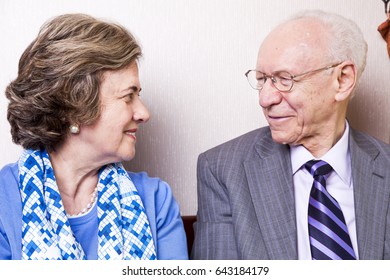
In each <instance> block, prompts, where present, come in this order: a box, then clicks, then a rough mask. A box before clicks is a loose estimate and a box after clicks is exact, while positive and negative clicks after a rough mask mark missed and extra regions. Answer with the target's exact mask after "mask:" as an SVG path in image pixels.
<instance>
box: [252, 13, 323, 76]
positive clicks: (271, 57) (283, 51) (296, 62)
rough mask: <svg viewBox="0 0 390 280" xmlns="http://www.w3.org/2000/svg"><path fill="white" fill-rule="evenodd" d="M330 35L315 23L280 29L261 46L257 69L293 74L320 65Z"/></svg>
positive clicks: (300, 22) (291, 24)
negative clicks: (292, 72)
mask: <svg viewBox="0 0 390 280" xmlns="http://www.w3.org/2000/svg"><path fill="white" fill-rule="evenodd" d="M327 33H328V32H326V29H325V27H324V26H323V24H321V23H320V22H318V21H316V20H315V19H299V20H294V21H290V22H286V23H283V24H281V25H279V26H277V27H276V28H275V29H274V30H273V31H271V32H270V33H269V35H268V36H267V37H266V38H265V40H264V41H263V43H262V44H261V46H260V49H259V54H258V61H257V69H258V70H262V71H265V72H268V71H280V70H287V71H294V70H301V68H304V69H307V68H308V67H309V66H310V65H313V64H315V65H317V64H321V63H322V62H323V61H325V60H326V58H325V56H326V55H327V44H328V38H327V37H328V35H327ZM280 68H283V69H280Z"/></svg>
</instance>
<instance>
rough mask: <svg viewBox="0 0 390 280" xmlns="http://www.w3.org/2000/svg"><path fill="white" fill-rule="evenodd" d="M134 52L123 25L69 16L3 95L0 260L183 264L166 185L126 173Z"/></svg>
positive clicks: (139, 111)
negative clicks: (17, 149)
mask: <svg viewBox="0 0 390 280" xmlns="http://www.w3.org/2000/svg"><path fill="white" fill-rule="evenodd" d="M140 55H141V49H140V47H139V45H138V44H137V42H136V40H135V39H134V37H133V36H132V35H131V34H130V33H129V32H128V31H127V30H126V29H125V28H123V27H121V26H119V25H117V24H114V23H108V22H104V21H101V20H98V19H95V18H92V17H90V16H87V15H82V14H68V15H62V16H58V17H56V18H54V19H52V20H51V21H49V22H48V23H46V24H45V25H44V26H43V27H42V28H41V30H40V32H39V34H38V37H37V38H36V39H35V40H34V41H33V42H32V43H31V44H30V46H29V47H28V48H27V49H26V50H25V52H24V53H23V55H22V56H21V59H20V62H19V72H18V76H17V78H16V80H15V81H13V82H12V83H10V85H9V86H8V87H7V89H6V96H7V98H8V99H9V106H8V121H9V122H10V124H11V134H12V139H13V141H14V142H15V143H16V144H19V145H21V146H22V147H23V148H24V151H23V153H22V155H21V156H20V159H19V161H18V162H16V163H13V164H9V165H6V166H5V167H3V169H2V170H1V171H0V205H1V207H0V259H186V258H187V257H188V256H187V247H186V246H187V245H186V237H185V232H184V228H183V223H182V220H181V217H180V212H179V207H178V204H177V203H176V201H175V199H174V198H173V195H172V192H171V190H170V187H169V186H168V185H167V184H166V183H165V182H163V181H161V180H159V179H157V178H150V177H148V175H147V174H146V173H131V172H127V171H126V170H125V169H124V168H123V165H122V164H121V162H122V161H128V160H131V159H132V158H133V157H134V154H135V144H136V139H137V137H136V132H137V130H138V129H139V126H140V124H142V123H145V122H147V121H148V119H149V112H148V110H147V108H146V107H145V105H144V104H143V103H142V101H141V100H140V97H139V93H140V91H141V85H140V82H139V78H138V66H137V61H138V58H139V57H140Z"/></svg>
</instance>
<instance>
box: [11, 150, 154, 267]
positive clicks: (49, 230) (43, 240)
mask: <svg viewBox="0 0 390 280" xmlns="http://www.w3.org/2000/svg"><path fill="white" fill-rule="evenodd" d="M19 180H20V185H19V187H20V193H21V196H22V207H23V227H22V230H23V231H22V258H23V259H34V260H40V259H49V260H54V259H85V258H86V256H85V253H84V251H83V249H82V248H81V245H80V244H79V243H78V242H77V240H76V239H75V237H74V235H73V232H72V230H71V228H70V224H69V221H68V218H67V216H66V213H65V210H64V206H63V204H62V201H61V196H60V193H59V191H58V186H57V183H56V179H55V176H54V171H53V167H52V165H51V163H50V159H49V155H48V153H47V152H46V151H45V150H25V151H24V152H23V154H22V156H21V157H20V159H19ZM97 207H98V221H99V227H98V228H99V232H98V258H99V259H127V260H128V259H156V252H155V247H154V244H153V238H152V234H151V231H150V225H149V222H148V219H147V217H146V214H145V209H144V207H143V204H142V201H141V198H140V196H139V194H138V192H137V190H136V188H135V186H134V184H133V182H132V181H131V179H130V177H129V176H128V174H127V172H126V171H125V170H124V168H123V166H122V164H120V163H116V164H110V165H107V166H105V167H103V168H102V169H101V170H100V172H99V181H98V201H97Z"/></svg>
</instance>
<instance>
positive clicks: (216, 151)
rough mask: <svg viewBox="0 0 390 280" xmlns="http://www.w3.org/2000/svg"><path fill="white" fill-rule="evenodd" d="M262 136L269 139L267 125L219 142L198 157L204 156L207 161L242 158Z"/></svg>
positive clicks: (269, 134)
mask: <svg viewBox="0 0 390 280" xmlns="http://www.w3.org/2000/svg"><path fill="white" fill-rule="evenodd" d="M264 137H265V138H269V139H270V138H271V133H270V130H269V128H268V127H262V128H258V129H255V130H252V131H250V132H247V133H245V134H243V135H241V136H238V137H236V138H233V139H231V140H229V141H227V142H224V143H222V144H219V145H218V146H215V147H213V148H211V149H209V150H207V151H205V152H203V153H201V154H200V156H199V157H205V158H207V159H208V160H209V161H213V160H218V161H220V160H225V159H228V158H229V159H231V158H237V157H239V158H242V157H245V155H247V154H248V153H249V152H250V151H252V150H253V147H254V145H255V144H256V143H258V142H259V141H260V139H262V138H264Z"/></svg>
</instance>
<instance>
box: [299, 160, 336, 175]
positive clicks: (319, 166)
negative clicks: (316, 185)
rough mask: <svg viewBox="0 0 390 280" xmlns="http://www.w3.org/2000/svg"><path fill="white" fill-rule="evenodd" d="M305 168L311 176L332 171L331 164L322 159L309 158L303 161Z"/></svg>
mask: <svg viewBox="0 0 390 280" xmlns="http://www.w3.org/2000/svg"><path fill="white" fill-rule="evenodd" d="M305 168H306V169H307V171H309V172H310V174H311V175H312V176H313V177H315V176H326V175H328V174H329V173H330V172H332V166H330V164H329V163H327V162H325V161H323V160H310V161H308V162H306V163H305Z"/></svg>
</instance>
